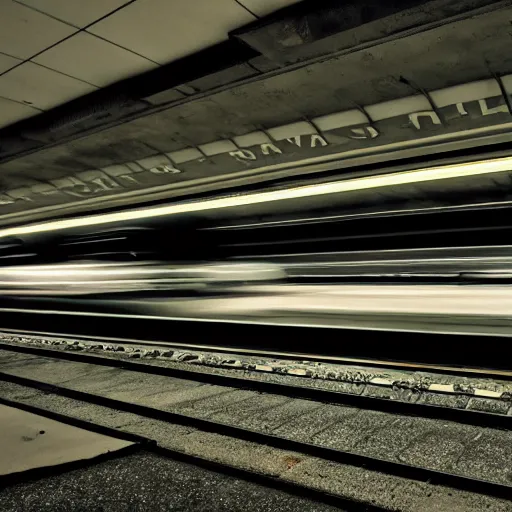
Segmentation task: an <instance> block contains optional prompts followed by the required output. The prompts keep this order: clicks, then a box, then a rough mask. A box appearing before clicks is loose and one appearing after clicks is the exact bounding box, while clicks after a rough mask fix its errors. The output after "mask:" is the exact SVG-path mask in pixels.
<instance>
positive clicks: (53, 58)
mask: <svg viewBox="0 0 512 512" xmlns="http://www.w3.org/2000/svg"><path fill="white" fill-rule="evenodd" d="M32 60H33V62H35V63H37V64H41V65H43V66H46V67H48V68H51V69H54V70H55V71H59V72H61V73H65V74H66V75H70V76H72V77H75V78H78V79H79V80H83V81H85V82H88V83H90V84H93V85H96V86H98V87H105V86H106V85H108V84H110V83H112V82H117V81H119V80H122V79H124V78H128V77H129V76H133V75H137V74H140V73H143V72H145V71H149V70H150V69H154V68H156V67H158V65H157V64H156V63H154V62H152V61H150V60H148V59H145V58H144V57H141V56H140V55H137V54H135V53H132V52H130V51H127V50H125V49H123V48H120V47H119V46H116V45H113V44H111V43H109V42H108V41H105V40H103V39H99V38H98V37H96V36H93V35H91V34H89V33H87V32H79V33H78V34H76V35H74V36H73V37H70V38H69V39H66V40H65V41H63V42H62V43H59V44H58V45H56V46H53V47H52V48H50V49H49V50H46V51H45V52H43V53H41V54H39V55H37V56H36V57H34V58H33V59H32ZM0 65H1V60H0ZM0 80H1V77H0Z"/></svg>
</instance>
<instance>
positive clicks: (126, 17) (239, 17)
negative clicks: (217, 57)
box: [87, 0, 256, 64]
mask: <svg viewBox="0 0 512 512" xmlns="http://www.w3.org/2000/svg"><path fill="white" fill-rule="evenodd" d="M255 20H256V18H255V16H253V15H252V14H251V13H250V12H249V11H248V10H247V9H245V8H244V7H243V6H241V5H239V4H238V3H237V2H235V1H234V0H215V1H212V0H186V1H170V0H137V1H136V2H134V3H131V4H129V5H127V6H126V7H124V8H123V9H121V10H119V11H117V12H116V13H115V14H113V15H112V16H109V17H107V18H105V19H103V20H101V21H99V22H98V23H95V24H94V25H93V26H92V27H90V28H88V29H87V30H88V32H90V33H92V34H96V35H99V36H101V37H103V38H104V39H107V40H108V41H112V42H114V43H116V44H118V45H120V46H122V47H124V48H127V49H129V50H132V51H134V52H136V53H138V54H140V55H143V56H144V57H147V58H148V59H151V60H153V61H155V62H158V63H159V64H167V63H168V62H171V61H173V60H176V59H179V58H181V57H185V56H187V55H190V54H192V53H194V52H197V51H199V50H202V49H204V48H207V47H208V46H212V45H214V44H216V43H220V42H222V41H225V40H226V39H227V38H228V33H229V32H230V31H231V30H234V29H235V28H239V27H241V26H242V25H245V24H247V23H250V22H252V21H255Z"/></svg>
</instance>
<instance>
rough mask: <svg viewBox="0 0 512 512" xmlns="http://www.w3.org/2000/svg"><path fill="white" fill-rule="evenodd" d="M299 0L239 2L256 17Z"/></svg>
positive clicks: (248, 0) (247, 0) (250, 0)
mask: <svg viewBox="0 0 512 512" xmlns="http://www.w3.org/2000/svg"><path fill="white" fill-rule="evenodd" d="M298 1H299V0H240V3H241V4H242V5H243V6H244V7H246V8H247V9H249V10H250V11H251V12H253V13H254V14H255V15H256V16H258V17H263V16H267V15H268V14H271V13H272V12H275V11H278V10H279V9H283V8H284V7H289V6H290V5H293V4H296V3H298Z"/></svg>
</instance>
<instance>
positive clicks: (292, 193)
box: [0, 158, 512, 237]
mask: <svg viewBox="0 0 512 512" xmlns="http://www.w3.org/2000/svg"><path fill="white" fill-rule="evenodd" d="M511 170H512V158H498V159H495V160H483V161H479V162H470V163H465V164H457V165H447V166H443V167H431V168H428V169H417V170H414V171H404V172H397V173H392V174H385V175H381V176H368V177H366V178H355V179H347V180H343V181H337V182H331V183H321V184H316V185H305V186H301V187H294V188H288V189H284V190H274V191H270V192H259V193H255V194H246V195H239V196H232V197H225V198H219V199H207V200H202V201H194V202H192V201H191V202H188V203H178V204H173V205H166V206H158V207H153V208H145V209H138V210H128V211H123V212H117V213H106V214H101V215H93V216H89V217H79V218H75V219H66V220H57V221H50V222H44V223H40V224H32V225H28V226H19V227H13V228H7V229H3V230H0V237H6V236H20V235H27V234H31V233H43V232H46V231H56V230H60V229H68V228H79V227H87V226H98V225H102V224H110V223H113V222H123V221H134V220H141V219H149V218H154V217H162V216H166V215H177V214H181V213H191V212H201V211H207V210H218V209H222V208H231V207H237V206H249V205H253V204H262V203H269V202H273V201H284V200H288V199H301V198H307V197H314V196H322V195H329V194H340V193H344V192H353V191H357V190H368V189H376V188H384V187H393V186H398V185H406V184H411V183H424V182H430V181H438V180H446V179H450V178H461V177H467V176H475V175H480V174H491V173H499V172H506V171H511Z"/></svg>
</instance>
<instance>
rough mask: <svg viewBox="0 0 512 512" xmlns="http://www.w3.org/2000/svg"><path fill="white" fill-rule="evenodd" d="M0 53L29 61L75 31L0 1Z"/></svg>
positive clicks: (17, 4)
mask: <svg viewBox="0 0 512 512" xmlns="http://www.w3.org/2000/svg"><path fill="white" fill-rule="evenodd" d="M0 14H1V16H0V52H2V53H5V54H6V55H11V56H12V57H17V58H18V59H30V58H31V57H32V56H33V55H35V54H36V53H38V52H40V51H42V50H44V49H45V48H48V46H51V45H52V44H55V43H57V42H59V41H61V40H62V39H64V38H66V37H69V36H70V35H71V34H73V33H74V32H76V30H77V29H76V28H75V27H72V26H71V25H68V24H67V23H62V21H58V20H55V19H53V18H50V17H48V16H46V15H44V14H41V13H40V12H38V11H34V10H33V9H30V8H29V7H26V6H24V5H21V4H19V3H17V2H13V1H12V0H0Z"/></svg>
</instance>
